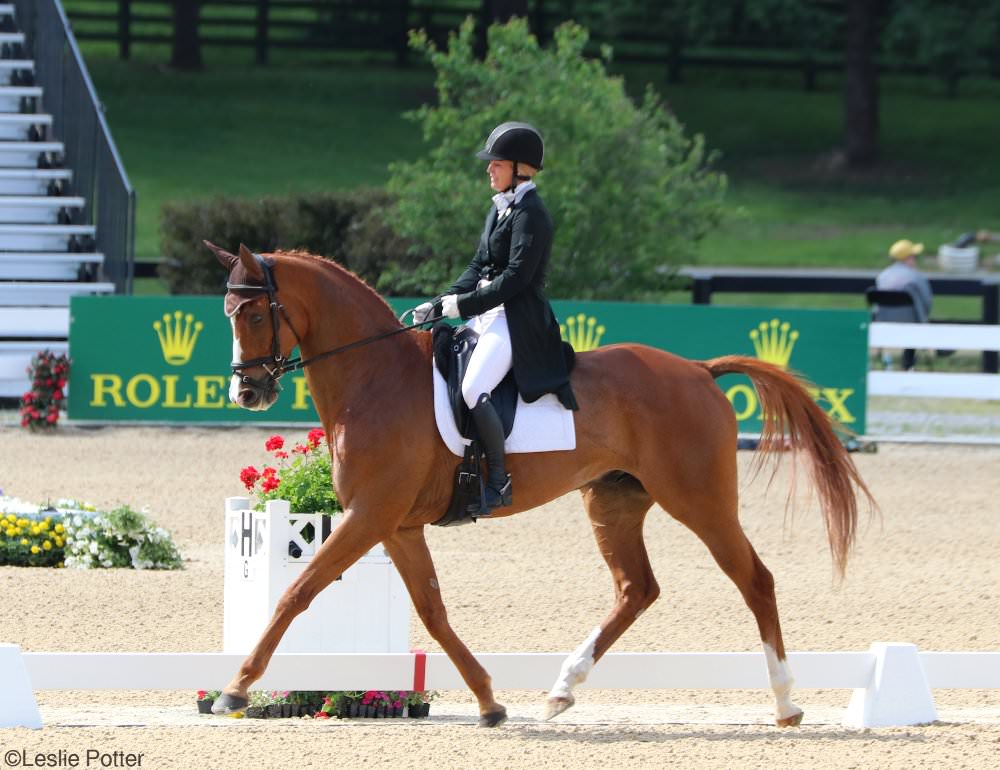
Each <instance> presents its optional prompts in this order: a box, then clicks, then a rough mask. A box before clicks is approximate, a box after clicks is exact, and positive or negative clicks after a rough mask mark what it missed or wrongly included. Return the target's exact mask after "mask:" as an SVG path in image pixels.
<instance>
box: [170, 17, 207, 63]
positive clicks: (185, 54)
mask: <svg viewBox="0 0 1000 770" xmlns="http://www.w3.org/2000/svg"><path fill="white" fill-rule="evenodd" d="M201 3H202V0H174V2H173V11H174V40H173V48H172V51H171V55H170V65H171V66H172V67H176V68H177V69H180V70H198V69H201V39H200V38H199V36H198V17H199V15H200V13H201Z"/></svg>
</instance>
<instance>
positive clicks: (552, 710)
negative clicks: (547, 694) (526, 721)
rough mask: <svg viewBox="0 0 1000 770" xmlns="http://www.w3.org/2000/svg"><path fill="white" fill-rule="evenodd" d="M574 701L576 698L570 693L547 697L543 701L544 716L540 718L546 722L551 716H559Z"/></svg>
mask: <svg viewBox="0 0 1000 770" xmlns="http://www.w3.org/2000/svg"><path fill="white" fill-rule="evenodd" d="M574 703H576V698H574V697H573V696H572V695H569V696H568V697H558V698H549V699H548V700H547V701H546V702H545V716H544V717H542V719H543V720H544V721H546V722H548V721H549V720H550V719H552V718H553V717H557V716H559V715H560V714H561V713H563V712H564V711H566V709H568V708H571V707H572V706H573V704H574Z"/></svg>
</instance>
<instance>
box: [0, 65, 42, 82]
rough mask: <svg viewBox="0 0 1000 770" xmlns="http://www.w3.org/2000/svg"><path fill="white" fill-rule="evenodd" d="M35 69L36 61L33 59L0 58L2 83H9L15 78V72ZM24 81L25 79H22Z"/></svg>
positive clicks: (0, 78)
mask: <svg viewBox="0 0 1000 770" xmlns="http://www.w3.org/2000/svg"><path fill="white" fill-rule="evenodd" d="M34 71H35V62H34V61H33V60H32V59H0V85H9V84H10V82H11V81H12V80H13V79H14V73H15V72H34ZM22 82H24V81H23V80H22ZM27 82H29V83H30V82H32V81H31V80H29V81H27Z"/></svg>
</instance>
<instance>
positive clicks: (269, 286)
mask: <svg viewBox="0 0 1000 770" xmlns="http://www.w3.org/2000/svg"><path fill="white" fill-rule="evenodd" d="M251 253H253V258H254V259H255V260H256V262H257V265H258V266H259V267H260V270H261V272H262V273H263V275H264V283H263V284H253V283H232V282H231V281H228V280H227V281H226V289H227V291H233V290H236V291H243V292H260V293H265V294H267V303H268V312H269V313H270V316H271V355H269V356H260V357H259V358H253V359H251V360H249V361H233V362H232V363H231V364H230V367H231V368H232V370H233V374H234V375H235V376H237V377H239V378H240V382H241V383H242V384H244V385H247V386H248V387H250V388H251V389H252V390H255V391H258V392H260V393H265V392H268V391H273V392H279V391H280V390H281V384H280V383H279V382H278V380H280V379H281V377H282V376H283V375H285V374H287V373H288V372H294V371H297V370H299V369H304V368H305V367H307V366H309V365H310V364H313V363H315V362H316V361H319V360H321V359H323V358H329V357H330V356H334V355H336V354H337V353H344V352H346V351H348V350H353V349H354V348H359V347H362V346H364V345H368V344H369V343H372V342H377V341H378V340H382V339H385V338H386V337H391V336H393V335H394V334H401V333H402V332H408V331H412V330H413V329H419V328H421V327H423V326H426V325H427V324H429V323H434V322H436V321H440V320H441V319H442V317H443V316H436V317H433V318H426V319H424V320H423V321H421V322H420V323H415V324H411V325H410V326H402V327H400V328H399V329H392V330H391V331H388V332H382V333H380V334H375V335H373V336H371V337H365V338H364V339H361V340H357V341H355V342H350V343H348V344H347V345H341V346H340V347H337V348H333V349H332V350H327V351H325V352H323V353H318V354H317V355H315V356H312V357H311V358H305V359H304V358H302V357H301V356H299V357H298V358H285V357H284V356H282V355H281V345H280V342H279V330H280V326H281V318H284V319H285V323H287V324H288V328H289V329H291V330H292V334H293V335H294V336H295V343H296V345H301V344H302V339H301V337H299V333H298V332H297V331H296V330H295V326H294V325H293V324H292V319H291V318H289V316H288V311H287V310H285V306H284V305H282V304H281V303H280V302H279V301H278V285H277V284H276V283H275V281H274V276H273V275H272V273H271V265H270V264H269V263H268V262H267V260H265V259H264V257H262V256H261V255H260V254H257V253H256V252H251ZM238 312H239V308H237V309H236V311H235V312H234V313H233V315H235V314H236V313H238ZM410 312H412V310H407V311H405V312H404V313H403V315H402V316H400V319H402V318H405V317H406V315H407V314H408V313H410ZM254 366H260V367H262V368H263V369H264V371H265V372H267V376H266V377H261V378H259V379H254V378H253V377H250V376H249V375H247V374H245V373H244V370H246V369H250V368H251V367H254Z"/></svg>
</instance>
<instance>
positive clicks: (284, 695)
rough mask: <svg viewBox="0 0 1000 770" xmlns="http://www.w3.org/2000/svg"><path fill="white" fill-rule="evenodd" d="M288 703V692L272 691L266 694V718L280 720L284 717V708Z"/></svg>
mask: <svg viewBox="0 0 1000 770" xmlns="http://www.w3.org/2000/svg"><path fill="white" fill-rule="evenodd" d="M287 703H288V692H287V691H285V692H281V691H279V690H272V691H271V692H270V693H268V701H267V706H265V709H266V711H267V716H268V717H269V718H271V719H280V718H281V717H282V716H284V713H283V712H284V706H285V704H287Z"/></svg>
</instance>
